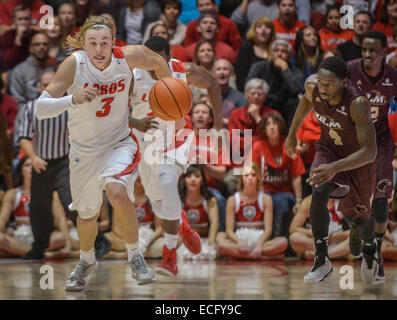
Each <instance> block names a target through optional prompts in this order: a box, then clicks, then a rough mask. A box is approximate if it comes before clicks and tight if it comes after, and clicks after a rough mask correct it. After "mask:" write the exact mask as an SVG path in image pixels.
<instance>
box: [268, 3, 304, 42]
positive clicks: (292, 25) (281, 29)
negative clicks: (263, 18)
mask: <svg viewBox="0 0 397 320" xmlns="http://www.w3.org/2000/svg"><path fill="white" fill-rule="evenodd" d="M277 5H278V13H279V19H275V20H273V25H274V29H275V30H276V39H278V40H286V41H289V43H290V44H291V46H292V48H294V47H295V37H296V33H297V32H298V30H299V29H301V28H303V27H305V26H306V23H304V22H302V21H299V20H298V18H297V16H298V14H297V8H296V3H295V0H277Z"/></svg>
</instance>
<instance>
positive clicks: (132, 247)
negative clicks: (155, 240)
mask: <svg viewBox="0 0 397 320" xmlns="http://www.w3.org/2000/svg"><path fill="white" fill-rule="evenodd" d="M124 244H125V248H126V249H127V254H128V262H131V260H132V258H133V257H134V256H135V255H136V254H139V253H141V250H140V249H139V242H135V243H127V242H125V243H124Z"/></svg>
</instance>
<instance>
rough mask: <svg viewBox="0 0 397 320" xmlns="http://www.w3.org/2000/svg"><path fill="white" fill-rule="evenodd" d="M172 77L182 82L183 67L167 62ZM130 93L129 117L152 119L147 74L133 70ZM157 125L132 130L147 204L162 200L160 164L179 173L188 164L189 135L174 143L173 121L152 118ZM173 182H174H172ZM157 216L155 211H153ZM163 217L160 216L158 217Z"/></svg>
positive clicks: (161, 170) (162, 168) (164, 170)
mask: <svg viewBox="0 0 397 320" xmlns="http://www.w3.org/2000/svg"><path fill="white" fill-rule="evenodd" d="M169 67H170V69H171V73H172V76H173V77H175V78H180V79H182V80H184V81H186V71H185V65H184V64H183V63H182V62H181V61H179V60H176V59H171V60H170V61H169ZM133 73H134V90H133V92H132V94H131V97H130V98H131V103H132V117H133V118H135V119H142V118H145V117H148V116H153V115H154V114H153V112H152V110H151V109H150V105H149V92H150V89H151V88H152V87H153V86H154V85H155V83H156V82H157V80H156V79H153V78H152V76H151V75H150V73H149V72H148V71H146V70H142V69H138V68H136V69H134V72H133ZM155 120H156V121H157V122H158V123H159V125H158V127H159V129H150V130H148V131H147V132H145V133H143V132H140V131H138V130H135V129H133V132H134V134H135V135H136V137H137V139H138V142H139V147H140V150H141V154H142V161H141V163H140V165H139V175H140V177H141V180H142V184H143V186H144V188H145V192H146V195H147V196H148V197H149V199H150V201H151V202H152V204H153V202H154V201H155V200H162V199H164V196H163V193H162V190H161V189H160V188H159V175H160V174H161V173H163V172H165V173H166V172H167V170H166V169H164V168H166V167H164V166H163V165H164V164H171V165H172V164H174V165H177V166H178V167H179V168H180V171H181V172H180V173H182V171H184V170H185V168H186V166H187V162H188V154H189V145H190V143H191V140H192V139H193V133H191V134H190V135H188V136H187V137H185V138H184V139H181V141H175V122H174V121H165V120H162V119H160V118H157V117H156V118H155ZM176 183H177V182H176ZM155 213H156V214H157V215H159V213H158V212H156V211H155ZM160 218H164V217H160Z"/></svg>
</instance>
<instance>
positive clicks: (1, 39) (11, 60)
mask: <svg viewBox="0 0 397 320" xmlns="http://www.w3.org/2000/svg"><path fill="white" fill-rule="evenodd" d="M35 33H36V32H35V31H33V30H30V31H27V32H26V33H25V35H24V36H23V38H22V41H21V44H22V45H21V46H17V45H16V44H15V36H16V31H15V29H11V30H8V31H6V32H5V33H4V34H3V35H2V36H0V49H1V51H2V62H3V65H4V66H5V67H6V69H7V70H9V69H12V68H14V67H15V66H16V65H17V64H19V63H21V62H23V61H24V60H26V59H27V58H28V57H29V55H30V52H29V45H30V40H31V39H32V37H33V35H34V34H35Z"/></svg>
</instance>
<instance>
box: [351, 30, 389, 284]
mask: <svg viewBox="0 0 397 320" xmlns="http://www.w3.org/2000/svg"><path fill="white" fill-rule="evenodd" d="M386 55H387V38H386V36H385V35H384V34H383V33H381V32H379V31H371V32H369V33H368V34H367V35H366V36H365V38H364V41H363V46H362V58H361V59H356V60H353V61H350V62H349V63H348V69H349V74H350V80H351V82H352V83H353V84H355V85H357V86H358V87H360V89H361V90H362V91H363V92H364V93H365V94H366V95H367V98H368V100H369V102H370V103H371V118H372V122H373V123H374V126H375V130H376V143H377V149H378V152H377V156H376V160H375V166H376V169H375V173H376V183H375V190H374V200H373V202H372V210H373V216H374V219H375V222H376V225H375V235H376V242H377V246H378V256H379V271H378V274H377V276H376V282H378V283H384V282H385V275H384V271H383V259H382V254H381V248H382V241H383V237H384V234H385V232H386V229H387V225H388V223H389V212H388V205H387V199H389V198H390V197H391V194H392V189H393V188H392V185H393V183H392V181H393V167H392V161H393V140H392V136H391V132H390V128H389V121H388V112H389V108H390V100H391V99H392V98H393V97H394V96H395V95H396V86H397V70H396V69H394V68H393V67H392V66H391V65H389V64H387V63H386V62H385V56H386ZM349 244H350V251H351V253H352V255H353V256H360V255H361V251H362V240H361V239H360V237H359V234H358V230H357V228H355V227H352V228H351V232H350V242H349Z"/></svg>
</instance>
